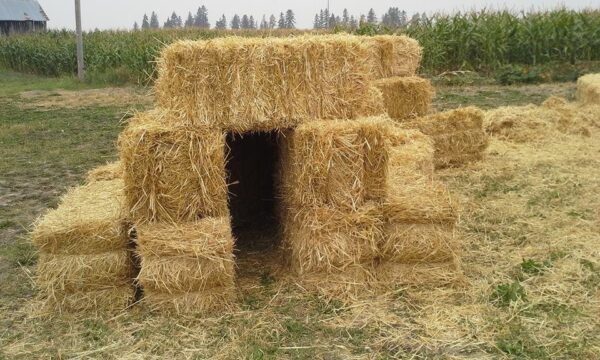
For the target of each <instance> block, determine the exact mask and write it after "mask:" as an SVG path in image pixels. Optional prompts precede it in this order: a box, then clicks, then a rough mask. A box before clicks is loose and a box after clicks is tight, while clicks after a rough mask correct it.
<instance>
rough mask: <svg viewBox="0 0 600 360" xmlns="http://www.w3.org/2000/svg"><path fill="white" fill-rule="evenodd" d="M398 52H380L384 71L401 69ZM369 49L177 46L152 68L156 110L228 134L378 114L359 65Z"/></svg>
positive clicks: (250, 43) (249, 42) (326, 44)
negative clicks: (164, 111)
mask: <svg viewBox="0 0 600 360" xmlns="http://www.w3.org/2000/svg"><path fill="white" fill-rule="evenodd" d="M382 41H383V40H382ZM413 41H414V40H413ZM383 42H386V41H383ZM387 42H390V43H392V42H391V41H387ZM387 42H386V43H387ZM406 42H407V43H410V41H409V40H408V39H407V40H406ZM411 44H412V43H411ZM400 46H401V45H399V44H393V46H391V49H392V50H391V51H392V52H391V53H390V54H388V53H387V52H386V56H385V57H384V58H385V59H386V60H387V61H388V62H389V63H390V65H389V66H396V67H400V65H397V64H400V63H402V61H400V60H398V59H396V58H397V57H398V56H400V54H401V51H400ZM373 47H375V48H378V46H376V45H373V43H372V42H371V41H365V40H364V39H363V38H361V37H358V36H352V35H345V34H336V35H325V36H323V35H321V36H314V35H313V36H311V35H303V36H297V37H289V38H273V37H269V38H241V37H235V36H234V37H224V38H217V39H211V40H206V41H178V42H176V43H174V44H172V45H170V46H168V47H167V48H166V49H165V50H163V52H162V54H161V57H160V59H159V60H158V79H157V81H156V85H155V91H156V97H157V102H158V104H159V106H161V107H164V108H169V109H172V110H174V112H175V113H177V114H178V116H177V117H173V118H170V120H173V121H176V122H178V123H194V124H197V125H204V126H214V127H219V128H221V129H223V130H225V131H233V132H245V131H270V130H274V129H284V128H290V127H293V126H296V125H298V124H300V123H302V122H304V121H307V120H311V119H315V118H317V119H353V118H357V117H361V116H369V115H377V114H381V113H382V112H383V104H382V99H381V93H380V92H379V91H377V90H376V89H374V88H373V87H372V86H371V84H370V81H369V80H371V77H372V74H371V73H372V68H371V67H372V64H371V62H370V61H365V59H370V51H371V49H372V48H373ZM388 47H390V46H387V45H386V47H385V48H386V49H387V48H388ZM382 51H383V50H382ZM388 52H389V51H388ZM389 57H392V58H393V59H389ZM382 59H383V58H381V59H380V61H382ZM387 66H388V65H386V66H382V67H386V68H387Z"/></svg>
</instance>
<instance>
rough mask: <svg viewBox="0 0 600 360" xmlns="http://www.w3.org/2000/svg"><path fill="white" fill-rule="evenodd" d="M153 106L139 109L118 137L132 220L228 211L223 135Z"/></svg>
mask: <svg viewBox="0 0 600 360" xmlns="http://www.w3.org/2000/svg"><path fill="white" fill-rule="evenodd" d="M170 116H172V114H171V113H170V112H168V111H165V110H161V109H157V110H153V111H149V112H145V113H138V114H137V115H136V116H135V117H134V119H133V120H132V121H131V122H130V124H129V125H128V126H127V128H126V129H125V130H124V131H123V133H122V134H121V136H120V137H119V151H120V155H121V161H122V162H123V167H124V169H125V173H124V177H123V179H124V182H125V195H126V199H127V205H128V207H129V208H130V210H131V217H132V219H133V220H134V221H135V222H136V223H144V222H148V221H168V222H178V221H194V220H196V219H198V218H201V217H204V216H226V215H227V214H228V211H229V210H228V207H227V183H226V173H225V135H224V134H223V133H222V132H221V131H220V130H213V129H206V128H202V127H193V126H185V125H178V124H175V123H173V122H170V121H168V120H166V119H168V118H169V117H170Z"/></svg>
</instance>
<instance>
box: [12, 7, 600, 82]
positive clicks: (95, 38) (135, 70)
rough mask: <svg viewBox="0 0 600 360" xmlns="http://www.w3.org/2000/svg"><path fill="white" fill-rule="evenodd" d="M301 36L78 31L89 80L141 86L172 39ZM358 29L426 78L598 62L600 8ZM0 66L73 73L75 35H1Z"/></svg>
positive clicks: (484, 13) (447, 18)
mask: <svg viewBox="0 0 600 360" xmlns="http://www.w3.org/2000/svg"><path fill="white" fill-rule="evenodd" d="M338 30H339V31H343V29H338ZM301 32H302V31H290V30H282V31H280V30H274V31H258V30H244V31H227V30H225V31H223V30H221V31H217V30H201V29H168V30H167V29H163V30H145V31H94V32H88V33H85V34H84V47H85V62H86V66H87V70H88V73H89V74H91V75H93V74H111V75H112V76H114V77H117V78H120V79H122V78H125V79H126V80H127V81H131V82H137V83H144V82H146V81H148V80H151V79H152V78H153V75H154V68H155V66H154V60H155V57H156V55H157V54H158V52H159V51H160V49H161V48H162V47H163V46H165V45H167V44H169V43H171V42H173V41H175V40H178V39H210V38H214V37H218V36H227V35H232V34H235V35H241V36H289V35H293V34H298V33H301ZM356 32H357V33H359V34H367V35H373V34H378V33H404V34H407V35H409V36H411V37H414V38H416V39H417V40H419V41H420V42H421V45H422V46H423V48H424V58H423V63H422V71H424V72H427V73H430V74H435V73H440V72H444V71H451V70H474V71H479V72H486V71H491V70H494V69H497V68H498V67H500V66H503V65H506V64H521V65H540V64H546V63H570V64H574V63H575V62H578V61H598V60H600V10H587V11H581V12H577V11H572V10H566V9H560V10H553V11H546V12H534V13H519V14H517V13H513V12H509V11H501V12H489V11H481V12H469V13H463V14H461V13H458V14H453V15H445V14H436V15H433V16H431V17H429V18H427V19H424V20H421V21H419V22H417V23H411V24H409V25H408V26H407V27H406V28H402V29H395V30H390V29H386V28H384V27H382V26H369V25H367V26H363V27H361V28H359V29H358V30H356ZM0 66H2V67H5V68H9V69H12V70H16V71H21V72H28V73H36V74H41V75H50V76H59V75H68V74H73V73H74V72H75V71H76V67H77V66H76V59H75V36H74V33H73V32H70V31H49V32H45V33H34V34H26V35H19V36H11V37H0Z"/></svg>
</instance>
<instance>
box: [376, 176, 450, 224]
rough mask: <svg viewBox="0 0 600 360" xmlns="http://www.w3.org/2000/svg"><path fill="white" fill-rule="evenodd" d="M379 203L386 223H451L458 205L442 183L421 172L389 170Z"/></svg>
mask: <svg viewBox="0 0 600 360" xmlns="http://www.w3.org/2000/svg"><path fill="white" fill-rule="evenodd" d="M388 181H389V183H388V194H387V198H386V200H385V202H384V204H383V215H384V218H385V221H386V223H391V224H395V223H425V224H427V223H432V222H434V223H440V224H444V223H454V222H455V221H456V220H457V216H458V215H457V213H458V205H457V204H456V201H455V200H454V199H453V197H452V196H451V195H450V193H449V191H448V188H447V187H446V185H444V184H443V183H441V182H439V181H436V180H432V179H431V178H430V177H428V176H423V175H418V174H415V175H412V176H410V175H407V174H406V173H402V172H395V173H392V174H390V178H389V180H388Z"/></svg>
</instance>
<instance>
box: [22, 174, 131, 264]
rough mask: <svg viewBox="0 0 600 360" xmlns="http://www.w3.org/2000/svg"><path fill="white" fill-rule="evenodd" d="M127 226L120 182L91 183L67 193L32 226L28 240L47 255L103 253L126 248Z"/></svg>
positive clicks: (118, 180) (121, 182)
mask: <svg viewBox="0 0 600 360" xmlns="http://www.w3.org/2000/svg"><path fill="white" fill-rule="evenodd" d="M126 224H127V212H126V211H125V202H124V195H123V181H122V180H120V179H117V180H110V181H102V182H92V183H89V184H87V185H84V186H79V187H76V188H73V189H70V190H69V191H68V192H67V194H65V195H64V196H63V197H62V199H61V201H60V204H59V206H58V208H57V209H54V210H50V211H48V212H47V213H46V215H45V216H44V217H42V218H41V219H39V220H38V221H37V222H36V223H35V225H34V229H33V231H32V233H31V239H32V242H33V243H34V244H35V245H36V246H37V247H38V248H39V249H40V250H41V251H43V252H47V253H53V254H96V253H103V252H106V251H111V250H118V249H124V248H126V247H127V246H128V242H129V239H128V236H127V230H128V228H127V225H126Z"/></svg>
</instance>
